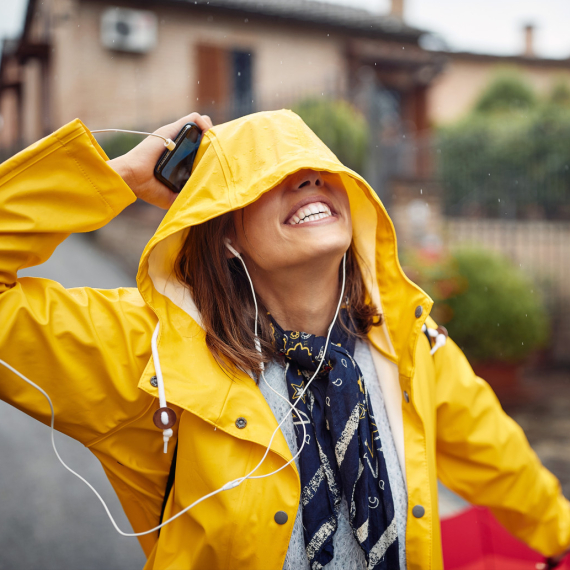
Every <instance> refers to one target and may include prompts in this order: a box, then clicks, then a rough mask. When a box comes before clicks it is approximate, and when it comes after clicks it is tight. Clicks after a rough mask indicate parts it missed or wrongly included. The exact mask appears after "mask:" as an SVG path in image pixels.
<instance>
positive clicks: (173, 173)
mask: <svg viewBox="0 0 570 570" xmlns="http://www.w3.org/2000/svg"><path fill="white" fill-rule="evenodd" d="M201 140H202V131H201V130H200V128H199V127H198V125H196V123H186V124H185V125H184V126H183V127H182V129H181V131H180V132H179V133H178V134H177V135H176V138H175V139H174V143H175V144H176V148H175V149H174V150H165V151H164V152H163V153H162V156H161V157H160V158H159V159H158V162H157V163H156V166H155V167H154V175H155V177H156V178H157V179H158V180H160V181H161V182H162V183H163V184H165V185H166V186H168V188H170V189H171V190H172V191H173V192H176V193H178V192H180V190H182V188H183V187H184V184H186V182H188V179H189V178H190V174H191V173H192V166H193V165H194V159H195V158H196V153H197V152H198V147H199V146H200V141H201Z"/></svg>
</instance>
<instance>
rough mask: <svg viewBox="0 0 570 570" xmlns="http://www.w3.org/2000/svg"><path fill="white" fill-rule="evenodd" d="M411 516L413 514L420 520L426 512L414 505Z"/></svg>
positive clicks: (419, 506)
mask: <svg viewBox="0 0 570 570" xmlns="http://www.w3.org/2000/svg"><path fill="white" fill-rule="evenodd" d="M412 514H413V515H414V516H415V517H416V518H417V519H421V518H422V517H423V516H424V515H425V514H426V510H425V509H424V508H423V507H422V506H421V505H416V506H415V507H414V508H413V509H412Z"/></svg>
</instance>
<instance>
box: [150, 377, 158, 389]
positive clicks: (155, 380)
mask: <svg viewBox="0 0 570 570" xmlns="http://www.w3.org/2000/svg"><path fill="white" fill-rule="evenodd" d="M150 385H151V386H152V387H153V388H158V378H157V377H156V376H153V377H152V378H151V379H150Z"/></svg>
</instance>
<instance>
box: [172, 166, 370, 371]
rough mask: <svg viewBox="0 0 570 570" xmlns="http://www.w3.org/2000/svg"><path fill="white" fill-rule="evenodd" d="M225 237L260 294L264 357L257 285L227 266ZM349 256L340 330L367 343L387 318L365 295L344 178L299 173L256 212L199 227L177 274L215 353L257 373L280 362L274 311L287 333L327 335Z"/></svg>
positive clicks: (253, 208)
mask: <svg viewBox="0 0 570 570" xmlns="http://www.w3.org/2000/svg"><path fill="white" fill-rule="evenodd" d="M291 204H293V205H292V206H291ZM319 214H320V215H321V216H322V217H321V216H319ZM317 216H319V217H317ZM295 219H297V220H299V221H301V220H306V221H305V222H304V224H305V225H303V226H299V222H295ZM288 226H294V227H292V228H290V227H288ZM225 238H230V240H231V241H232V243H233V244H234V246H235V248H236V250H237V251H238V252H239V253H241V254H243V255H244V256H245V259H246V260H247V264H248V266H249V268H250V273H251V278H252V280H253V284H254V288H255V291H256V292H257V294H258V296H259V304H260V307H262V310H261V311H260V316H259V325H260V331H261V334H260V340H261V347H262V352H263V357H262V359H260V357H259V353H258V351H257V349H256V347H255V339H254V334H253V331H254V326H253V324H254V317H255V306H254V303H253V299H252V297H251V294H250V285H249V282H248V280H247V277H246V275H245V273H244V270H243V267H242V265H241V263H239V262H238V260H237V259H234V260H231V261H229V262H228V259H227V258H232V257H234V256H233V254H231V253H230V252H229V251H228V250H227V248H225V247H224V245H223V244H224V239H225ZM345 252H346V253H347V259H346V287H345V289H346V297H347V298H348V299H350V310H349V311H346V312H343V313H341V315H340V323H341V325H342V326H343V327H344V328H345V329H346V330H347V331H348V330H349V327H350V330H351V331H352V332H353V334H354V335H355V336H358V337H360V338H366V335H367V334H368V332H369V331H370V328H371V327H372V326H374V325H376V326H378V325H380V324H381V316H380V314H379V312H378V309H377V307H376V306H375V305H374V304H373V303H372V302H370V300H369V299H367V296H366V289H365V286H364V281H363V279H362V274H361V270H360V267H359V264H358V262H357V259H358V257H359V256H358V254H357V252H356V248H355V246H354V244H352V222H351V217H350V204H349V201H348V196H347V194H346V190H345V189H344V187H343V186H342V183H341V180H340V178H339V177H338V175H334V174H330V173H327V172H315V171H312V170H308V169H304V170H301V171H299V172H296V173H294V174H292V175H290V176H288V177H287V178H286V179H285V180H284V181H283V182H282V183H281V184H279V185H278V186H276V187H275V188H273V189H272V190H271V191H270V192H267V193H266V194H264V195H262V196H261V197H260V198H259V199H258V200H257V201H255V202H254V203H253V204H250V205H249V206H246V207H245V208H243V209H240V210H236V211H235V212H233V213H227V214H224V215H222V216H219V217H216V218H214V219H212V220H210V221H208V222H205V223H203V224H199V225H196V226H193V227H192V228H190V230H189V233H188V237H187V238H186V241H185V243H184V246H183V247H182V248H181V249H180V253H179V255H178V259H177V260H176V263H175V264H174V267H175V271H176V275H177V277H178V278H179V280H180V281H181V282H182V283H185V284H186V285H187V286H188V288H189V290H190V292H191V294H192V298H193V300H194V303H195V304H196V307H197V308H198V311H199V312H200V315H201V319H202V323H203V326H204V329H205V331H206V343H207V345H208V347H209V348H210V350H211V351H212V354H213V355H214V356H215V357H216V358H218V359H219V361H220V364H222V365H223V366H225V365H227V363H231V364H233V365H235V366H237V367H239V368H241V369H242V370H250V371H252V372H253V373H255V374H257V375H259V374H260V372H261V367H260V366H261V363H262V362H263V363H268V362H271V361H272V360H274V358H275V356H274V354H275V349H274V345H273V340H272V337H271V327H270V320H269V318H268V313H271V314H272V315H273V316H274V317H275V318H276V319H277V321H278V322H280V323H282V324H283V326H284V327H285V328H286V329H290V330H301V331H310V332H315V333H317V334H321V335H322V334H325V333H326V329H327V328H328V326H329V324H330V322H331V319H332V317H333V313H334V308H335V306H336V300H337V299H338V295H339V287H340V281H341V275H340V274H339V269H340V262H341V260H342V257H343V255H344V254H345ZM360 262H361V263H363V260H362V259H360ZM367 272H368V273H370V270H369V269H367ZM263 309H265V310H263ZM331 310H332V311H333V313H331Z"/></svg>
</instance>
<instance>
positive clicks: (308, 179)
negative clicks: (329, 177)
mask: <svg viewBox="0 0 570 570" xmlns="http://www.w3.org/2000/svg"><path fill="white" fill-rule="evenodd" d="M310 186H315V187H317V188H320V187H321V186H324V181H323V178H322V176H321V173H320V172H317V171H316V170H307V171H304V172H303V173H302V175H301V176H300V177H299V180H298V181H297V183H296V184H295V189H296V190H301V188H307V187H310Z"/></svg>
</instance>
